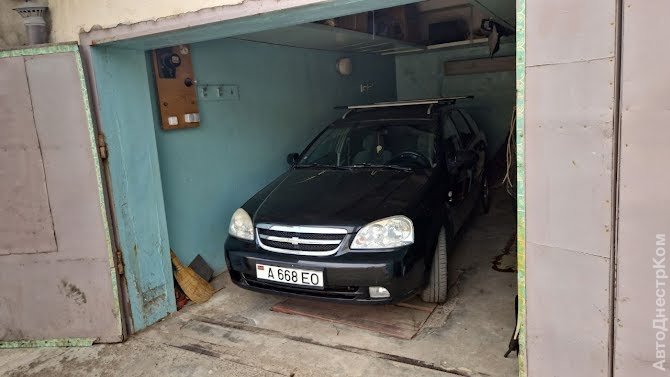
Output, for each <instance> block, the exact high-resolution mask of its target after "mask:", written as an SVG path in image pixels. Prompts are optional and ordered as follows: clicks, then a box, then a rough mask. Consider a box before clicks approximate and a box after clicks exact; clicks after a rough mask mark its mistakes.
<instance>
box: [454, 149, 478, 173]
mask: <svg viewBox="0 0 670 377" xmlns="http://www.w3.org/2000/svg"><path fill="white" fill-rule="evenodd" d="M478 159H479V155H478V154H477V152H475V151H458V152H456V154H455V155H454V159H453V160H452V159H450V160H448V161H447V166H448V167H449V168H450V169H452V168H466V169H468V168H471V167H473V166H475V164H476V163H477V160H478Z"/></svg>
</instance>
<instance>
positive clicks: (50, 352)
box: [0, 191, 518, 377]
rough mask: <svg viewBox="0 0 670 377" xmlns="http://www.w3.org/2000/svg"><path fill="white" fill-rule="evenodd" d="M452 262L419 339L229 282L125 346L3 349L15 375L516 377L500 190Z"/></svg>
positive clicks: (510, 212)
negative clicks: (295, 307)
mask: <svg viewBox="0 0 670 377" xmlns="http://www.w3.org/2000/svg"><path fill="white" fill-rule="evenodd" d="M494 198H495V200H494V205H493V208H492V209H491V212H490V213H489V214H488V215H486V216H477V217H475V218H473V220H472V222H471V223H470V224H469V227H468V230H467V231H466V232H465V233H464V234H463V236H462V238H461V240H460V242H459V243H458V245H457V247H456V249H455V250H454V252H453V254H452V255H451V257H450V260H449V273H450V281H451V284H452V288H451V290H450V294H449V296H450V298H449V300H448V302H447V303H446V304H444V305H442V306H439V307H438V308H437V309H436V310H435V312H434V313H433V314H432V315H431V317H430V318H429V319H428V321H427V322H426V324H425V326H424V327H423V328H422V330H421V331H420V332H419V333H418V335H417V336H416V337H415V338H414V339H412V340H402V339H397V338H393V337H389V336H386V335H382V334H378V333H373V332H368V331H365V330H361V329H357V328H352V327H349V326H345V325H339V324H333V323H330V322H326V321H322V320H318V319H311V318H307V317H302V316H295V315H287V314H281V313H276V312H272V311H270V310H269V309H270V307H272V306H273V305H274V304H276V303H278V302H280V301H281V300H283V298H281V297H276V296H270V295H264V294H259V293H254V292H248V291H245V290H242V289H239V288H237V287H235V286H234V285H233V284H232V283H230V282H229V281H228V280H227V276H223V279H226V280H224V288H223V289H222V290H221V291H219V292H218V293H217V294H216V295H215V296H214V297H213V298H212V300H210V301H209V302H208V303H206V304H203V305H189V306H187V307H186V308H184V309H183V310H181V311H180V312H178V313H176V314H174V315H172V316H170V317H169V318H167V319H165V320H163V321H161V322H160V323H158V324H156V325H154V326H152V327H151V328H149V329H147V330H145V331H142V332H140V333H138V334H136V335H134V336H132V337H131V338H130V339H129V340H128V341H127V342H125V343H123V344H114V345H95V346H93V347H88V348H43V349H15V350H0V375H1V376H9V377H17V376H143V377H150V376H211V375H214V376H223V375H226V376H277V375H280V376H296V377H298V376H378V375H383V376H389V377H393V376H453V375H457V376H458V375H460V376H500V377H507V376H510V377H511V376H517V375H518V361H517V358H516V357H515V356H512V357H510V358H509V359H505V358H503V354H504V353H505V351H506V350H507V344H508V341H509V338H510V336H511V334H512V331H513V329H514V322H515V319H514V295H515V294H516V275H515V274H514V273H505V272H497V271H495V270H493V269H492V268H491V261H492V259H493V258H494V257H495V256H496V255H499V254H500V253H501V250H502V249H503V248H504V246H505V244H506V243H507V242H508V241H509V239H510V237H512V235H513V233H514V230H515V213H514V206H513V202H512V200H510V199H509V198H508V197H507V196H506V194H505V193H504V192H502V191H498V192H496V195H495V196H494Z"/></svg>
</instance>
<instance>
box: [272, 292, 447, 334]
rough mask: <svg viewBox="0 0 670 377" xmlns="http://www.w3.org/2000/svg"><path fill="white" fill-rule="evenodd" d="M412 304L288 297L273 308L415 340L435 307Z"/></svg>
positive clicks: (286, 312) (276, 310)
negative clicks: (366, 302)
mask: <svg viewBox="0 0 670 377" xmlns="http://www.w3.org/2000/svg"><path fill="white" fill-rule="evenodd" d="M435 306H436V305H434V304H432V309H430V310H428V307H422V308H417V307H414V306H412V305H406V306H397V305H378V306H370V305H351V304H335V303H329V302H322V301H313V300H300V299H293V298H291V299H288V300H285V301H282V302H280V303H279V304H277V305H275V306H273V307H272V310H273V311H275V312H279V313H285V314H296V315H302V316H305V317H311V318H317V319H321V320H325V321H330V322H335V323H340V324H343V325H348V326H353V327H357V328H361V329H365V330H369V331H374V332H378V333H382V334H386V335H390V336H393V337H396V338H401V339H412V338H413V337H414V336H415V335H416V333H417V332H418V331H419V330H420V329H421V326H422V325H423V324H424V323H425V322H426V320H427V319H428V317H429V316H430V314H431V313H432V312H433V309H435Z"/></svg>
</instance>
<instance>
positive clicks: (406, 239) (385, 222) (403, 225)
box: [351, 216, 414, 249]
mask: <svg viewBox="0 0 670 377" xmlns="http://www.w3.org/2000/svg"><path fill="white" fill-rule="evenodd" d="M413 243H414V225H412V220H410V219H409V218H407V217H405V216H392V217H387V218H385V219H381V220H377V221H375V222H371V223H370V224H368V225H366V226H364V227H363V228H361V230H359V231H358V233H357V234H356V237H354V241H353V242H352V243H351V248H352V249H388V248H391V247H399V246H405V245H411V244H413Z"/></svg>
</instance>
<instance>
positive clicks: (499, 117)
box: [396, 43, 516, 156]
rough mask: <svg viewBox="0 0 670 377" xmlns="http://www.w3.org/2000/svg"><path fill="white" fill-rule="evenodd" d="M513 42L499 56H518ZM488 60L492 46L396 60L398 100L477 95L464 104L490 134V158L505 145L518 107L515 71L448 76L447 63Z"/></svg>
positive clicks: (444, 51)
mask: <svg viewBox="0 0 670 377" xmlns="http://www.w3.org/2000/svg"><path fill="white" fill-rule="evenodd" d="M514 54H515V49H514V44H513V43H508V44H502V45H501V46H500V51H499V52H498V54H496V57H499V56H514ZM485 57H488V46H482V47H471V48H461V49H450V50H442V51H435V52H425V53H419V54H410V55H402V56H397V57H396V84H397V93H398V99H400V100H405V99H418V98H431V97H439V96H455V95H470V94H471V95H474V96H475V98H474V100H471V101H463V102H461V103H460V105H462V106H463V107H464V108H466V109H468V112H469V113H470V115H472V117H473V118H474V119H475V121H476V122H477V124H478V125H479V126H480V127H481V128H482V129H483V130H484V132H486V136H487V138H488V141H489V156H492V155H493V153H495V152H496V151H497V150H498V149H499V148H500V147H501V146H503V145H504V144H505V141H506V139H505V138H506V137H507V132H508V131H509V128H510V121H511V117H512V109H513V107H514V105H515V104H516V89H515V87H516V77H515V72H514V71H509V72H495V73H481V74H474V75H457V76H444V62H445V61H449V60H466V59H477V58H485Z"/></svg>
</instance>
